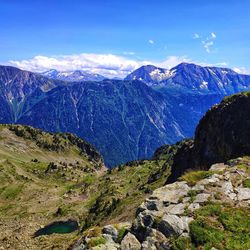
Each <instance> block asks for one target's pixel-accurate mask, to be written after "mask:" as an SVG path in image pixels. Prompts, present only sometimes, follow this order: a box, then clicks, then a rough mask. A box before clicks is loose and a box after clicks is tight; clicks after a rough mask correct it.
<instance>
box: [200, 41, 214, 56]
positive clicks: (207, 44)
mask: <svg viewBox="0 0 250 250" xmlns="http://www.w3.org/2000/svg"><path fill="white" fill-rule="evenodd" d="M202 44H203V47H204V48H205V50H206V51H207V53H210V52H211V50H210V47H212V46H213V45H214V42H213V41H202Z"/></svg>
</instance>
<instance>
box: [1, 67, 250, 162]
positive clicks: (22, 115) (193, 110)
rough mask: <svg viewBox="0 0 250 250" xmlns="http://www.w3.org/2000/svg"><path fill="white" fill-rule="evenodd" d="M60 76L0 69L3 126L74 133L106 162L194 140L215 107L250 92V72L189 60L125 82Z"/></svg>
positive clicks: (148, 154)
mask: <svg viewBox="0 0 250 250" xmlns="http://www.w3.org/2000/svg"><path fill="white" fill-rule="evenodd" d="M52 73H53V71H52ZM45 75H46V74H45ZM52 75H53V74H52ZM56 75H57V73H56V74H55V76H51V75H50V74H49V73H47V76H44V74H43V75H41V74H38V73H32V72H28V71H23V70H20V69H17V68H13V67H9V66H1V67H0V101H1V102H0V105H1V107H0V123H19V124H25V125H32V126H35V127H37V128H41V129H44V130H45V131H50V132H56V131H60V132H71V133H75V134H77V135H78V136H80V137H81V138H84V139H85V140H87V141H88V142H90V143H91V144H93V145H94V146H95V147H96V148H97V149H98V150H99V152H100V153H101V154H102V155H103V157H104V161H105V164H106V165H107V166H109V167H113V166H115V165H118V164H121V163H123V162H126V161H130V160H134V159H142V158H149V157H151V156H152V154H153V152H154V150H155V149H156V148H158V147H159V146H161V145H164V144H169V143H175V142H176V141H178V140H181V139H183V138H187V137H192V136H193V135H194V130H195V127H196V125H197V124H198V121H199V120H200V118H201V117H202V116H203V115H204V114H205V112H206V111H207V110H208V109H209V108H210V107H211V106H212V105H214V104H216V103H219V102H220V101H221V100H222V99H223V97H224V96H225V95H228V94H233V93H237V92H239V91H243V90H248V89H250V76H248V75H241V74H237V73H236V72H234V71H233V70H231V69H225V68H216V67H201V66H198V65H194V64H187V63H182V64H180V65H177V66H176V67H174V68H173V69H171V70H166V69H161V68H157V67H155V66H143V67H141V68H139V69H138V70H135V71H134V72H132V73H131V74H130V75H128V76H127V77H126V78H125V79H124V80H110V79H104V80H102V81H77V80H73V81H67V80H65V79H63V80H62V79H60V80H57V79H52V78H57V77H56ZM50 77H52V78H50Z"/></svg>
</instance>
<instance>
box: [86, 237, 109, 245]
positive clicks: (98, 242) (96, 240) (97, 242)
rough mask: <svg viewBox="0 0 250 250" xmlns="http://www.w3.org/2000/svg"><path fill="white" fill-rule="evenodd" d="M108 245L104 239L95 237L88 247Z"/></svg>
mask: <svg viewBox="0 0 250 250" xmlns="http://www.w3.org/2000/svg"><path fill="white" fill-rule="evenodd" d="M105 243H106V239H105V238H104V237H102V236H101V237H95V238H91V239H90V240H89V241H88V243H87V245H88V247H96V246H99V245H102V244H105Z"/></svg>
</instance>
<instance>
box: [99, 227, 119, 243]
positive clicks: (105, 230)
mask: <svg viewBox="0 0 250 250" xmlns="http://www.w3.org/2000/svg"><path fill="white" fill-rule="evenodd" d="M102 232H103V234H108V235H111V237H112V239H113V240H114V241H116V239H117V237H118V231H117V229H116V228H115V227H113V226H112V225H107V226H105V227H103V229H102Z"/></svg>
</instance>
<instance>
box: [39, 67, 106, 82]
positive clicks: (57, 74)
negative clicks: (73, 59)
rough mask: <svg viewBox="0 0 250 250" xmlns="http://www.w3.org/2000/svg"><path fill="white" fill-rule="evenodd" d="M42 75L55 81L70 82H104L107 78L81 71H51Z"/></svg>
mask: <svg viewBox="0 0 250 250" xmlns="http://www.w3.org/2000/svg"><path fill="white" fill-rule="evenodd" d="M41 75H43V76H46V77H48V78H51V79H54V80H62V81H68V82H79V81H102V80H104V79H105V77H104V76H102V75H99V74H95V73H91V72H88V71H84V70H79V69H78V70H74V71H58V70H56V69H51V70H48V71H45V72H43V73H41Z"/></svg>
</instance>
